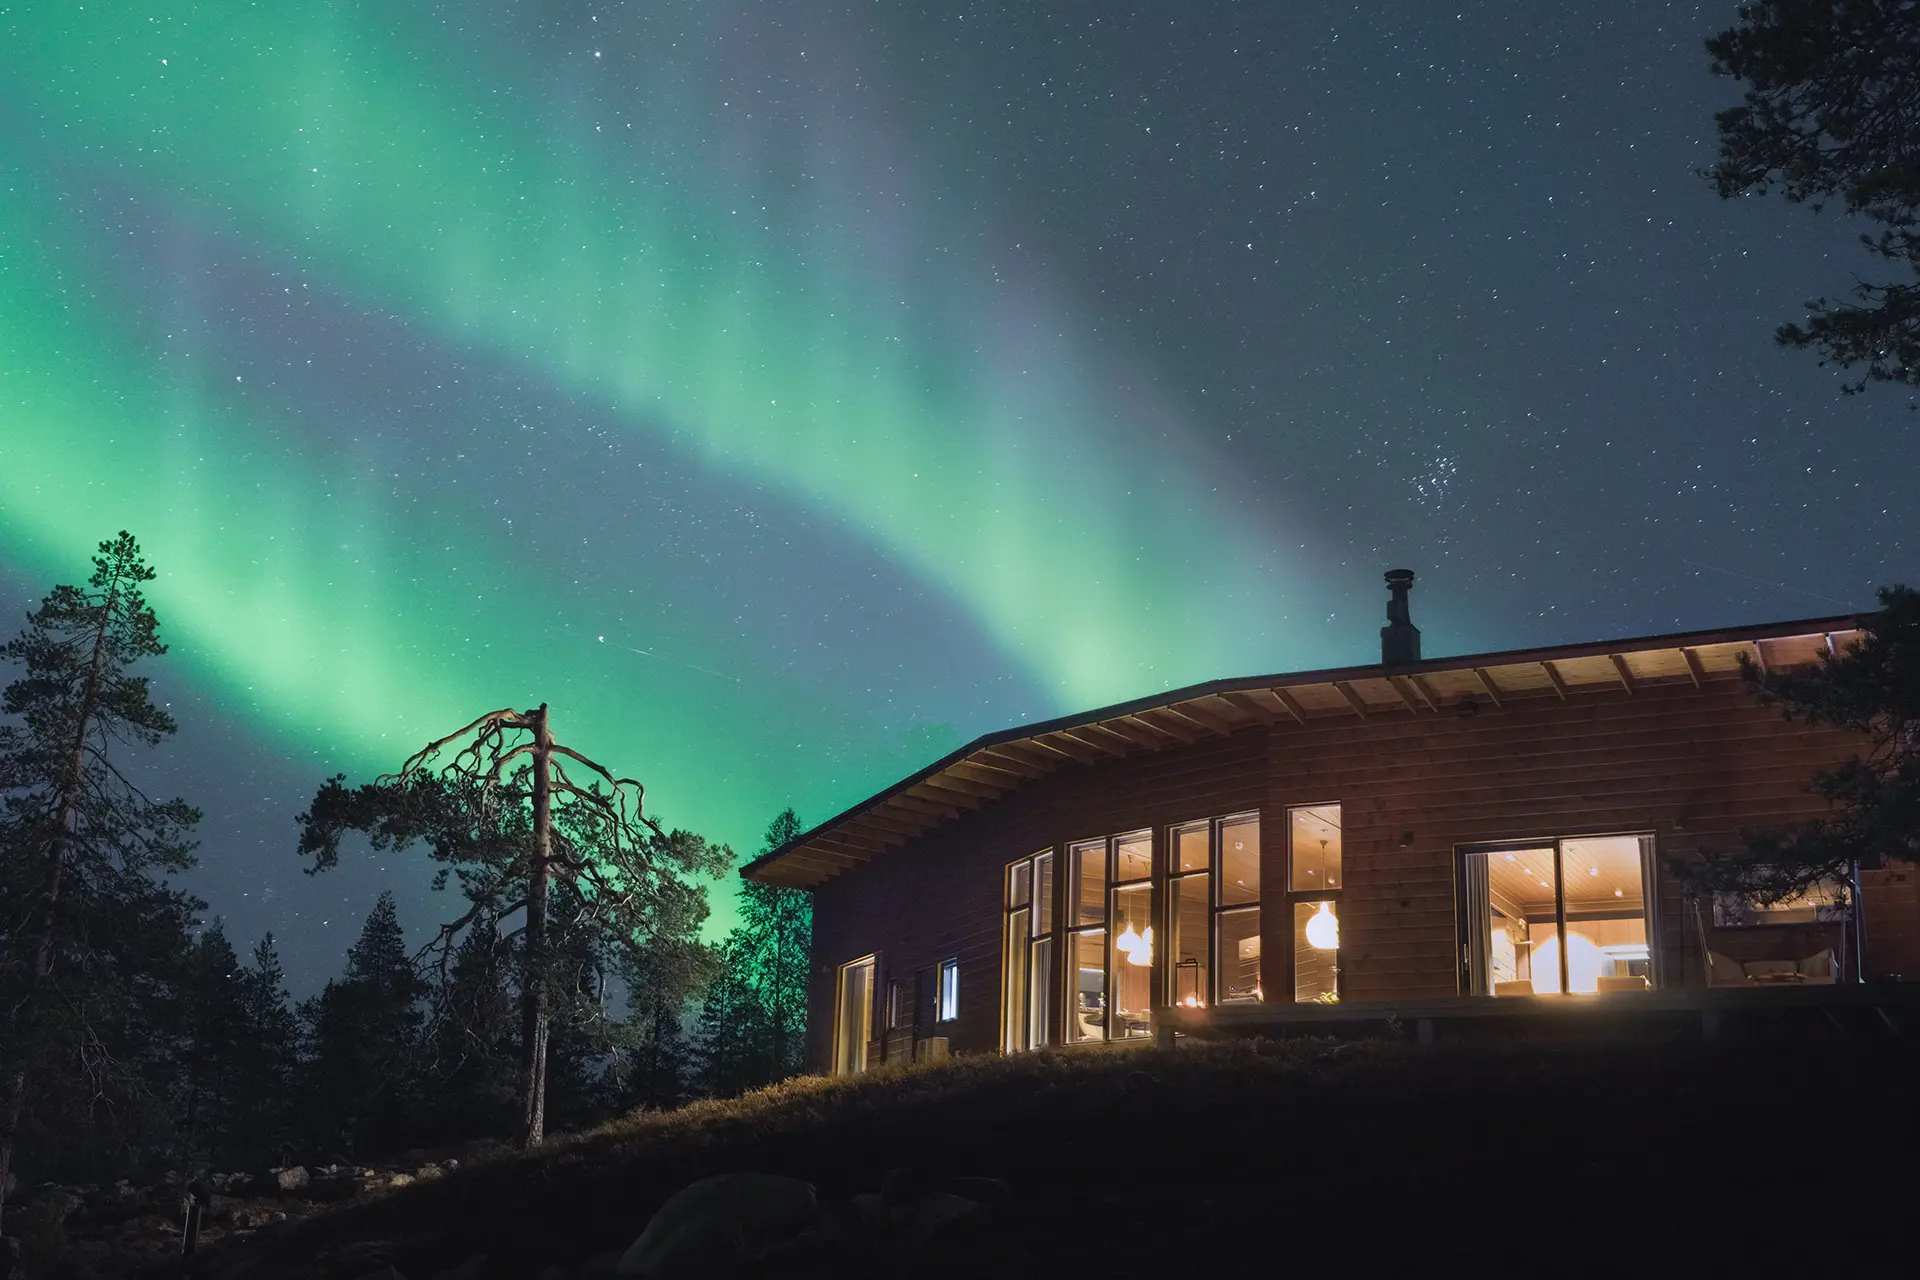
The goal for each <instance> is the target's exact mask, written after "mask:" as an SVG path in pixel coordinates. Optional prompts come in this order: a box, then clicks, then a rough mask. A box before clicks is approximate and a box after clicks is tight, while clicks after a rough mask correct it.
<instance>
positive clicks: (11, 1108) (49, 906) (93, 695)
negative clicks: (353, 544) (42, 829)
mask: <svg viewBox="0 0 1920 1280" xmlns="http://www.w3.org/2000/svg"><path fill="white" fill-rule="evenodd" d="M119 592H120V580H119V579H118V578H114V579H113V580H112V581H110V582H109V583H108V586H107V597H106V599H105V600H104V601H103V602H102V603H101V605H100V621H99V624H98V625H97V626H96V627H95V628H94V630H93V654H92V656H91V657H90V658H89V659H88V662H87V683H86V686H85V688H84V689H83V690H82V692H81V695H80V714H79V717H78V720H77V722H76V724H75V726H74V730H73V747H72V750H71V751H70V752H69V754H68V759H67V773H66V777H64V778H62V779H61V781H60V791H59V793H58V794H57V795H56V796H55V802H56V803H55V806H54V808H55V811H56V812H57V813H58V815H59V816H58V819H57V820H56V821H55V822H54V825H53V833H52V838H51V839H50V840H49V841H48V843H47V862H48V867H47V893H46V898H45V899H44V901H43V902H42V903H41V907H40V939H39V941H38V943H36V944H35V946H34V953H33V965H32V967H31V968H30V969H29V970H28V971H27V990H26V993H25V995H24V996H22V998H21V1000H20V1003H19V1004H18V1005H16V1006H15V1007H14V1011H13V1016H12V1018H11V1019H10V1024H11V1025H10V1030H11V1031H12V1034H13V1043H14V1048H15V1051H16V1052H17V1053H19V1054H20V1063H19V1065H18V1066H17V1067H15V1068H14V1070H13V1074H12V1075H11V1077H10V1078H9V1079H8V1081H7V1105H6V1112H5V1115H4V1117H0V1193H3V1192H4V1191H5V1188H6V1185H7V1176H8V1175H9V1174H10V1173H12V1172H13V1148H14V1143H15V1141H16V1140H17V1139H18V1137H19V1135H20V1121H21V1119H22V1118H23V1117H24V1116H25V1115H26V1109H27V1089H28V1078H27V1055H28V1054H29V1053H30V1052H31V1051H32V1039H33V1036H32V1030H33V1021H34V1018H35V1016H36V1014H37V1013H38V1009H37V1007H36V1005H37V1001H36V999H35V998H36V997H37V996H38V995H39V993H40V984H41V983H43V982H45V981H46V978H47V975H48V974H50V973H52V972H53V951H54V943H55V931H56V930H57V928H58V927H59V915H58V911H59V906H60V890H61V887H62V881H63V880H64V879H65V877H66V869H67V846H68V844H69V843H70V842H71V840H72V837H73V824H74V821H75V819H76V818H77V816H78V813H79V808H80V780H81V777H82V775H83V774H84V773H85V771H86V765H87V729H88V727H89V726H90V725H91V724H92V723H93V715H94V710H95V707H96V705H97V704H98V703H99V700H100V671H101V668H102V667H104V666H105V665H106V659H107V628H108V627H109V626H110V625H111V624H112V622H113V606H114V604H115V603H116V600H117V597H118V596H119ZM4 1211H5V1203H4V1196H3V1195H0V1229H4V1222H5V1218H4V1216H3V1215H4Z"/></svg>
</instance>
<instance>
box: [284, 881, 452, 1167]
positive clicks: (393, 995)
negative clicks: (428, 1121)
mask: <svg viewBox="0 0 1920 1280" xmlns="http://www.w3.org/2000/svg"><path fill="white" fill-rule="evenodd" d="M424 995H425V984H424V983H423V982H422V981H421V978H420V976H419V974H418V973H416V972H415V970H414V967H413V963H412V961H411V959H410V958H409V957H408V955H407V947H406V937H405V935H404V934H403V933H402V931H401V928H400V916H399V909H398V907H397V906H396V905H395V903H394V899H393V894H391V893H382V894H381V895H380V897H379V898H378V899H377V900H376V901H375V902H374V904H373V910H371V911H369V912H368V913H367V919H366V923H365V924H364V925H363V926H362V927H361V930H360V937H359V939H358V940H357V941H355V942H354V944H353V946H352V947H351V948H350V949H349V950H348V951H347V968H346V972H345V973H344V974H343V975H341V976H340V977H339V978H337V979H335V980H334V981H332V982H329V983H328V984H327V985H326V987H325V988H324V989H323V990H322V991H321V992H320V994H319V995H317V996H315V997H314V998H313V999H312V1000H310V1001H308V1002H307V1003H306V1004H305V1005H304V1006H303V1007H302V1011H303V1013H304V1015H305V1021H306V1023H307V1039H308V1045H309V1049H308V1053H307V1061H306V1063H305V1068H306V1070H305V1082H304V1088H303V1093H304V1094H305V1099H306V1102H307V1104H308V1111H309V1134H308V1136H309V1140H310V1141H311V1142H314V1143H316V1144H318V1145H319V1146H320V1148H321V1150H322V1153H323V1154H325V1155H327V1156H329V1157H332V1156H334V1155H336V1154H338V1155H342V1156H347V1157H365V1156H369V1155H375V1154H379V1153H382V1152H386V1151H392V1150H394V1149H397V1148H400V1147H404V1146H407V1145H409V1144H410V1143H411V1142H412V1141H413V1140H414V1139H415V1137H416V1135H417V1133H418V1131H419V1128H420V1124H419V1117H418V1115H417V1113H416V1110H415V1106H416V1103H417V1101H418V1095H419V1092H420V1091H419V1088H418V1082H419V1078H420V1065H421V1057H422V1047H423V1046H422V1044H421V1034H420V1033H421V1027H422V1022H423V1015H422V1010H421V1000H422V997H423V996H424Z"/></svg>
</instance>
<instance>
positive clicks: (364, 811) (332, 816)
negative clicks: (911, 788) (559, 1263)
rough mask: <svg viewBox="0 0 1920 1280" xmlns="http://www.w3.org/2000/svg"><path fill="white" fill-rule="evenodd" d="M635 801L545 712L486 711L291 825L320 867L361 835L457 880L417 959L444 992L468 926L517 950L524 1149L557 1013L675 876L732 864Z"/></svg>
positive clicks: (642, 929)
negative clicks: (420, 851)
mask: <svg viewBox="0 0 1920 1280" xmlns="http://www.w3.org/2000/svg"><path fill="white" fill-rule="evenodd" d="M456 743H458V744H459V745H458V746H457V747H454V744H456ZM449 748H453V750H452V753H451V756H450V757H446V756H444V753H446V752H448V750H449ZM443 758H444V759H445V763H442V760H443ZM576 770H577V771H578V772H579V773H580V774H581V775H582V776H583V777H584V778H585V779H586V781H585V782H577V781H576V780H575V778H574V776H573V771H576ZM643 800H644V791H643V789H642V788H641V786H640V784H639V783H638V782H636V781H634V780H633V779H631V778H617V777H615V776H614V775H613V774H612V773H611V772H610V771H608V770H607V769H606V768H604V767H603V766H601V765H600V764H598V763H596V762H595V761H593V760H591V759H589V758H587V757H586V756H584V755H582V754H580V753H579V752H577V751H575V750H573V749H572V748H570V747H567V746H564V745H562V744H561V743H559V742H557V741H555V740H554V737H553V734H552V733H551V731H550V729H549V725H548V718H547V708H546V706H545V704H542V705H541V706H540V707H539V708H537V709H536V710H532V711H515V710H512V709H510V708H509V709H503V710H500V711H492V712H489V713H487V714H486V715H484V716H481V717H480V718H479V719H477V720H475V721H473V723H471V724H469V725H467V726H465V727H464V728H462V729H460V730H459V731H458V732H456V733H452V734H449V735H447V736H446V737H444V738H440V739H437V740H436V741H434V742H430V743H428V744H427V746H426V747H425V748H423V749H422V750H420V751H419V752H417V753H415V754H414V755H413V756H412V757H410V758H409V759H408V760H407V761H406V763H405V764H404V765H402V766H401V768H400V770H399V772H398V773H395V774H391V775H388V776H386V777H383V778H380V779H378V780H376V781H375V782H373V783H369V784H367V785H365V786H362V787H359V788H355V789H352V790H349V789H348V788H347V787H346V786H345V785H344V780H343V779H341V778H334V779H331V780H329V781H328V782H327V783H326V784H325V785H324V786H323V787H322V788H321V789H320V791H319V793H318V794H317V795H316V796H315V797H314V801H313V804H312V806H311V807H310V808H309V810H308V812H306V813H304V814H302V815H301V816H300V820H299V821H300V825H301V840H300V848H301V851H302V852H303V853H305V854H308V855H310V856H312V858H313V859H314V865H313V867H312V870H314V871H319V870H324V869H325V868H327V867H331V866H333V865H334V864H335V863H336V862H337V861H338V859H339V846H340V839H341V837H342V835H343V834H345V833H346V832H348V831H359V832H362V833H364V834H366V835H367V836H368V837H369V838H370V839H371V840H372V842H373V844H374V847H375V848H395V849H398V848H401V847H404V846H407V845H409V844H412V843H414V842H416V841H418V842H423V843H425V844H426V845H427V846H428V847H429V850H430V853H431V855H432V856H433V857H434V858H435V859H436V860H437V861H439V862H441V863H442V864H443V865H442V867H441V870H440V872H439V874H438V876H437V877H436V879H435V886H436V887H444V886H445V885H446V883H447V880H448V877H449V876H450V875H457V876H458V878H459V882H460V887H461V890H462V892H463V893H464V894H465V896H466V898H467V901H468V904H469V906H468V910H467V911H466V912H465V913H464V914H463V915H461V916H460V917H459V918H458V919H456V920H453V921H451V922H449V923H446V924H444V925H442V926H441V928H440V930H439V932H438V934H437V935H436V937H435V938H434V940H433V941H432V942H431V943H429V944H428V946H427V947H426V948H425V949H424V950H423V952H422V958H423V959H424V958H427V957H430V956H431V957H437V960H438V966H439V969H440V973H441V975H442V980H443V981H442V984H441V985H442V986H443V987H444V985H445V981H444V980H445V978H446V976H447V974H448V971H449V969H450V966H451V964H452V961H453V958H454V955H455V953H456V949H457V947H458V944H459V940H460V939H461V937H462V936H463V935H464V934H465V932H466V931H467V930H469V929H480V930H483V931H490V932H492V933H495V934H497V935H499V936H500V937H501V938H502V939H503V941H506V942H510V943H512V942H517V943H518V950H519V958H520V966H519V969H520V972H519V987H520V991H519V997H520V1046H519V1048H520V1067H521V1070H520V1085H519V1101H520V1123H519V1134H518V1143H519V1145H520V1146H522V1147H530V1146H533V1145H535V1144H537V1143H539V1142H540V1141H541V1139H542V1137H543V1136H544V1134H545V1130H546V1104H547V1069H548V1040H549V1038H550V1036H551V1034H552V1028H553V1012H554V1008H555V1006H556V1003H557V1002H563V1003H564V1005H565V1007H569V1008H578V1007H579V1005H580V1002H579V999H578V997H579V994H580V993H581V991H582V990H583V989H584V988H587V987H591V988H593V989H595V990H598V989H600V988H601V987H602V986H603V984H604V977H605V975H604V969H603V968H601V966H603V965H604V964H605V963H607V956H608V953H609V951H610V950H611V949H612V948H615V947H618V946H623V945H631V944H632V942H633V940H634V939H636V938H645V937H648V936H651V935H652V934H653V933H654V931H655V929H656V927H657V925H658V923H659V915H660V911H659V909H660V907H661V905H662V904H663V903H670V902H671V901H672V900H673V897H674V894H675V892H676V890H675V888H674V886H675V885H677V884H678V882H679V879H680V877H681V875H683V874H686V873H697V872H705V873H717V872H718V871H719V870H721V869H722V868H724V867H725V866H726V865H727V863H728V862H729V861H730V860H731V857H732V853H731V851H730V850H728V849H727V848H726V847H725V846H714V845H710V844H708V843H707V841H705V840H704V839H702V838H700V837H699V836H697V835H694V834H692V833H690V832H685V831H671V832H670V831H668V830H666V829H665V828H663V827H662V826H661V825H660V824H659V823H658V822H656V821H655V820H654V819H653V818H651V817H649V816H647V815H646V814H645V813H644V812H643V810H642V803H643ZM556 893H557V894H558V898H557V900H556ZM556 904H557V905H558V906H559V907H561V908H562V915H561V917H560V920H559V922H558V924H557V925H556V922H555V921H554V920H553V919H550V915H551V910H550V909H551V908H552V907H554V906H555V905H556ZM516 918H517V919H518V920H519V924H518V925H517V926H512V925H511V921H512V920H514V919H516ZM503 930H504V932H503ZM556 942H560V943H561V944H563V945H561V946H560V947H559V948H556V945H555V944H556ZM556 958H558V959H559V960H561V961H562V962H564V963H561V964H556V963H555V961H556ZM583 965H585V966H592V967H594V968H596V969H597V970H599V971H596V972H584V971H582V966H583Z"/></svg>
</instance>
